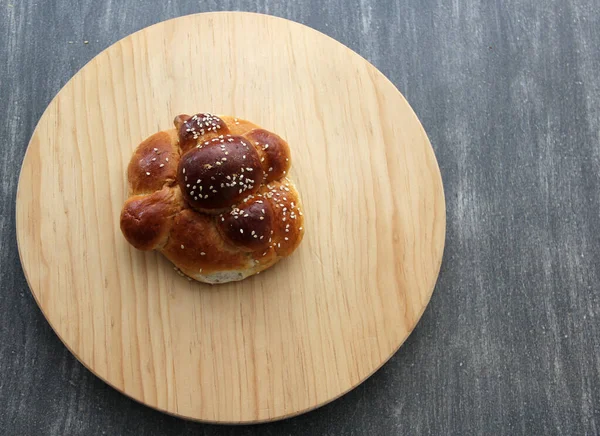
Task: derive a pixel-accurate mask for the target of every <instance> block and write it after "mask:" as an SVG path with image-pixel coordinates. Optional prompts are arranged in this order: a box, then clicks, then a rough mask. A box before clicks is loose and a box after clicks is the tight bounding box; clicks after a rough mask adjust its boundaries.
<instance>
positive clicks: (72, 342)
mask: <svg viewBox="0 0 600 436" xmlns="http://www.w3.org/2000/svg"><path fill="white" fill-rule="evenodd" d="M256 47H260V50H256ZM208 109H210V111H211V112H215V113H226V114H233V115H239V116H240V117H244V118H247V119H250V120H253V121H255V122H257V123H258V124H260V125H263V126H265V127H266V128H268V129H270V130H273V131H275V132H277V133H279V134H280V135H282V136H283V137H285V138H286V139H287V140H288V141H289V143H290V145H291V147H292V153H293V158H294V166H293V168H292V176H293V178H294V180H296V182H297V186H298V188H299V190H300V192H301V195H302V198H303V201H304V205H305V211H306V212H305V220H306V236H305V240H304V242H303V243H302V245H301V247H300V248H299V249H298V251H297V252H296V253H295V254H294V255H293V256H292V257H291V258H290V259H287V260H285V261H284V262H282V263H281V264H280V265H278V266H276V267H275V268H273V270H271V271H268V272H266V273H264V274H262V275H260V276H257V277H254V278H251V279H248V280H245V281H243V282H240V283H236V284H230V285H224V286H219V287H218V288H210V287H207V286H204V285H200V284H197V283H189V282H187V281H186V280H184V279H182V278H180V277H179V276H177V275H176V274H174V272H173V270H172V268H171V266H170V264H169V263H168V261H166V260H165V259H163V258H162V257H161V256H160V255H157V254H155V253H141V252H137V251H135V250H134V249H132V248H131V247H129V245H128V244H127V243H126V242H125V240H124V239H123V238H122V236H121V234H120V231H119V227H118V215H119V211H120V207H121V205H122V203H123V201H124V199H125V198H126V194H127V193H126V180H125V170H124V169H125V167H126V164H127V162H128V160H129V157H130V154H131V152H132V150H133V148H134V147H135V146H136V145H137V143H139V141H141V140H142V139H143V138H144V137H146V136H148V135H150V134H152V133H153V132H155V131H157V130H160V129H164V128H166V127H168V123H169V122H170V120H171V119H172V117H173V115H174V114H176V113H185V112H197V111H203V110H208ZM444 235H445V205H444V196H443V189H442V184H441V178H440V174H439V170H438V167H437V163H436V160H435V157H434V155H433V151H432V149H431V146H430V144H429V141H428V139H427V136H426V135H425V132H424V131H423V129H422V127H421V125H420V123H419V122H418V120H417V118H416V116H415V115H414V113H413V111H412V110H411V108H410V107H409V105H408V104H407V103H406V101H405V100H404V99H403V97H402V96H401V95H400V93H399V92H398V91H397V90H396V88H395V87H394V86H393V85H392V84H391V82H389V81H388V80H387V79H386V78H385V77H384V76H383V75H382V74H381V73H380V72H378V71H377V70H376V69H375V68H374V67H373V66H371V65H370V64H368V63H367V62H366V61H365V60H364V59H362V58H361V57H359V56H358V55H356V54H355V53H353V52H352V51H350V50H349V49H347V48H346V47H344V46H343V45H341V44H339V43H337V42H336V41H334V40H332V39H330V38H328V37H326V36H324V35H323V34H320V33H318V32H316V31H313V30H311V29H309V28H307V27H304V26H301V25H299V24H296V23H292V22H289V21H286V20H282V19H277V18H274V17H268V16H263V15H256V14H243V13H227V14H224V13H221V14H202V15H193V16H187V17H183V18H179V19H177V20H171V21H168V22H164V23H161V24H158V25H155V26H152V27H150V28H147V29H144V30H143V31H141V32H138V33H136V34H134V35H132V36H130V37H127V38H126V39H124V40H121V41H119V42H118V43H116V44H115V45H113V46H111V47H110V48H109V49H107V50H105V51H104V52H102V53H101V54H100V55H98V56H97V57H96V58H94V59H93V60H92V61H91V62H90V63H89V64H88V65H87V66H86V67H84V68H83V69H82V70H81V71H80V72H79V73H78V74H77V75H76V76H75V77H74V78H73V79H72V80H71V81H70V82H69V83H68V84H67V85H66V86H65V87H64V88H63V89H62V90H61V92H60V93H59V94H58V95H57V97H56V98H55V99H54V100H53V101H52V102H51V104H50V105H49V107H48V108H47V110H46V111H45V113H44V115H43V116H42V118H41V120H40V122H39V124H38V126H37V128H36V130H35V133H34V135H33V137H32V139H31V142H30V145H29V147H28V150H27V153H26V156H25V160H24V163H23V167H22V172H21V177H20V180H19V187H18V192H17V238H18V242H19V252H20V255H21V261H22V264H23V267H24V271H25V274H26V277H27V280H28V283H29V285H30V287H31V289H32V292H33V294H34V296H35V298H36V301H37V302H38V304H39V305H40V307H41V309H42V311H43V312H44V315H45V316H46V318H47V319H48V321H49V323H50V324H51V325H52V327H53V328H54V330H55V331H56V332H57V334H58V335H59V336H60V338H61V339H62V340H63V342H64V343H65V344H66V345H67V347H68V348H69V349H70V350H71V351H72V352H73V353H74V354H75V355H76V356H77V358H78V359H79V360H80V361H81V362H82V363H83V364H84V365H86V366H87V367H88V368H89V369H91V370H92V371H93V372H94V373H95V374H97V375H98V376H99V377H101V378H102V379H104V380H105V381H107V382H108V383H109V384H111V385H112V386H114V387H115V388H117V389H118V390H120V391H122V392H124V393H126V394H127V395H129V396H131V397H133V398H135V399H136V400H139V401H141V402H143V403H144V404H147V405H149V406H151V407H155V408H157V409H160V410H163V411H166V412H169V413H172V414H176V415H179V416H183V417H188V418H193V419H198V420H204V421H215V422H257V421H266V420H273V419H278V418H282V417H286V416H291V415H294V414H298V413H301V412H303V411H306V410H310V409H312V408H315V407H317V406H319V405H322V404H324V403H326V402H328V401H330V400H332V399H334V398H336V397H338V396H339V395H341V394H343V393H345V392H346V391H348V390H349V389H351V388H352V387H354V386H356V385H357V384H358V383H360V382H361V381H362V380H364V379H365V378H366V377H368V376H369V375H370V374H372V373H373V371H375V370H376V369H377V368H379V366H381V365H382V364H383V363H384V362H385V361H386V360H387V359H389V357H390V356H391V355H392V354H393V353H394V352H395V351H396V350H397V349H398V347H399V346H400V345H401V344H402V342H404V340H405V339H406V337H407V336H408V334H409V333H410V332H411V330H412V329H413V328H414V326H415V324H416V322H417V321H418V319H419V318H420V316H421V314H422V313H423V310H424V308H425V306H426V304H427V302H428V301H429V298H430V296H431V293H432V290H433V287H434V284H435V280H436V277H437V273H438V271H439V267H440V263H441V256H442V251H443V245H444Z"/></svg>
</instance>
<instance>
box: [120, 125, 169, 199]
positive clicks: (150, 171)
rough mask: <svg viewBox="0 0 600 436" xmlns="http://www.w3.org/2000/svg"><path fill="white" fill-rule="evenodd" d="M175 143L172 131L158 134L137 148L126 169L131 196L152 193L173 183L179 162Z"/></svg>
mask: <svg viewBox="0 0 600 436" xmlns="http://www.w3.org/2000/svg"><path fill="white" fill-rule="evenodd" d="M176 141H177V139H176V135H175V132H174V131H168V132H158V133H155V134H154V135H152V136H150V137H149V138H147V139H146V140H144V141H143V142H142V143H141V144H140V145H139V146H138V148H137V149H136V150H135V152H134V154H133V156H132V157H131V160H130V161H129V166H128V167H127V178H128V180H129V187H130V190H131V194H134V195H135V194H144V193H150V192H154V191H157V190H159V189H162V187H163V186H165V185H172V184H173V183H174V182H175V177H176V174H177V163H178V162H179V149H178V147H177V142H176Z"/></svg>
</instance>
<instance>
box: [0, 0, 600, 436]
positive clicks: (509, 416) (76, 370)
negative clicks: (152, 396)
mask: <svg viewBox="0 0 600 436" xmlns="http://www.w3.org/2000/svg"><path fill="white" fill-rule="evenodd" d="M281 3H283V2H281ZM323 3H326V5H324V4H323ZM76 4H77V5H76ZM72 5H73V6H72ZM219 9H224V10H231V9H236V10H249V11H260V12H266V13H270V14H274V15H279V16H283V17H287V18H291V19H293V20H296V21H300V22H302V23H305V24H308V25H310V26H312V27H314V28H316V29H319V30H321V31H323V32H325V33H327V34H328V35H331V36H332V37H334V38H336V39H338V40H339V41H341V42H342V43H344V44H346V45H348V46H350V47H351V48H352V49H354V50H356V51H357V52H358V53H360V54H362V55H363V56H364V57H366V58H367V59H369V60H370V61H371V62H373V63H374V64H375V65H376V66H377V67H378V68H379V69H380V70H381V71H382V72H383V73H384V74H386V75H387V76H388V77H389V78H390V79H391V80H392V82H394V83H395V84H396V85H397V86H398V87H399V89H400V90H401V91H402V92H403V93H404V95H405V96H406V97H407V99H408V101H409V102H410V103H411V104H412V106H413V108H414V109H415V111H416V112H417V114H418V115H419V117H420V118H421V120H422V122H423V124H424V126H425V129H426V130H427V132H428V134H429V136H430V139H431V142H432V143H433V146H434V148H435V151H436V154H437V157H438V161H439V164H440V167H441V170H442V174H443V178H444V182H445V189H446V200H447V209H448V233H447V245H446V252H445V258H444V263H443V266H442V271H441V275H440V279H439V282H438V285H437V288H436V292H435V293H434V296H433V298H432V300H431V304H430V306H429V308H428V309H427V310H426V312H425V314H424V316H423V318H422V320H421V322H420V323H419V325H418V327H417V329H416V330H415V332H414V333H413V334H412V336H411V337H410V338H409V339H408V341H407V342H406V344H405V345H404V346H403V347H402V348H401V350H400V352H399V353H397V354H396V355H395V356H394V357H393V358H392V359H391V361H390V362H389V363H388V364H387V365H385V366H384V367H383V369H381V370H380V371H379V372H377V373H376V374H375V375H374V376H373V377H372V378H371V379H369V380H368V381H367V382H365V383H364V384H363V385H361V386H360V387H358V388H357V389H356V390H354V391H353V392H351V393H350V394H348V395H346V396H345V397H343V398H342V399H340V400H338V401H335V402H334V403H332V404H330V405H328V406H325V407H323V408H321V409H319V410H317V411H315V412H312V413H309V414H307V415H304V416H301V417H298V418H294V419H290V420H287V421H283V422H279V423H275V424H267V425H261V426H255V427H221V426H210V425H201V424H195V423H190V422H185V421H182V420H179V419H175V418H171V417H168V416H165V415H162V414H160V413H158V412H155V411H153V410H150V409H147V408H145V407H143V406H141V405H139V404H137V403H135V402H133V401H132V400H129V399H128V398H126V397H124V396H122V395H121V394H119V393H117V392H116V391H114V390H112V389H111V388H109V387H108V386H106V385H105V384H104V383H103V382H101V381H100V380H98V379H96V378H95V377H94V376H93V375H91V374H90V373H89V372H88V371H86V370H85V369H84V368H83V367H82V366H81V365H80V364H79V363H78V362H77V361H76V360H75V359H74V358H73V357H72V356H71V355H70V354H69V352H68V351H67V350H66V348H65V347H64V346H63V345H62V344H61V343H60V341H59V340H58V338H57V337H56V336H55V335H54V333H53V332H52V331H51V329H50V327H49V326H48V324H47V323H46V321H45V320H44V318H43V316H42V315H41V313H40V311H39V309H38V308H37V306H36V304H35V302H34V300H33V298H32V297H31V295H30V293H29V291H28V288H27V284H26V283H25V279H24V277H23V273H22V270H21V266H20V263H19V258H18V254H17V246H16V241H15V229H14V227H15V220H14V207H15V206H14V199H15V193H16V187H17V180H18V171H19V166H20V164H21V161H22V158H23V154H24V152H25V148H26V146H27V142H28V140H29V138H30V136H31V133H32V131H33V128H34V126H35V123H36V122H37V120H38V119H39V118H40V116H41V114H42V112H43V110H44V108H45V107H46V105H47V104H48V103H49V102H50V100H51V98H52V97H53V96H54V95H55V94H56V93H57V92H58V91H59V90H60V88H61V86H62V85H64V84H65V82H66V81H67V80H68V79H69V78H70V77H71V76H72V75H73V74H74V73H75V72H76V71H77V70H78V69H79V68H80V67H81V66H83V65H84V64H85V63H86V62H87V61H88V60H89V59H91V58H92V57H93V56H94V55H96V54H97V53H99V52H100V51H101V50H103V49H104V48H106V47H107V46H108V45H110V44H111V43H113V42H115V41H116V40H118V39H120V38H122V37H124V36H126V35H127V34H129V33H131V32H133V31H136V30H138V29H141V28H143V27H145V26H147V25H150V24H153V23H155V22H158V21H161V20H164V19H167V18H171V17H175V16H178V15H184V14H188V13H193V12H201V11H209V10H219ZM69 41H72V43H69ZM83 41H88V43H87V44H85V43H84V42H83ZM599 47H600V4H599V3H598V1H597V0H581V1H576V0H552V1H550V0H547V1H535V2H534V1H527V0H509V1H499V0H498V1H473V0H471V1H458V0H454V1H449V0H427V1H424V0H420V1H416V0H415V1H412V0H402V1H398V2H394V1H376V0H361V1H360V2H358V1H351V2H348V1H345V0H333V1H329V2H323V1H322V0H314V1H299V2H289V5H287V6H285V5H280V2H279V1H277V0H260V1H243V0H235V1H225V2H218V3H217V2H215V1H210V2H197V1H196V2H194V1H189V0H188V1H180V2H176V1H166V0H155V1H142V0H139V1H127V2H125V1H116V0H115V1H91V0H85V1H79V2H74V1H73V2H69V1H54V2H46V1H41V0H40V1H39V2H37V3H36V2H33V1H25V0H9V1H6V0H0V114H1V115H2V117H3V121H2V122H1V123H0V141H1V142H0V147H1V148H0V150H1V153H0V171H1V174H2V177H1V178H0V190H1V191H0V192H1V195H2V199H3V202H2V203H1V204H0V244H1V247H2V249H1V253H0V262H1V268H0V284H1V292H0V434H6V435H34V434H35V435H39V434H43V435H46V434H49V435H67V434H81V435H93V434H106V435H120V434H131V435H142V434H143V435H154V434H156V435H158V434H175V435H192V434H203V435H220V434H223V435H254V434H266V435H288V434H292V435H295V434H327V435H350V434H357V435H358V434H369V435H389V434H435V435H437V434H456V435H467V434H482V433H486V434H506V435H514V434H530V435H533V434H589V435H593V434H598V433H599V432H600V324H599V321H600V285H599V279H600V277H599V276H600V266H599V258H600V248H599V242H600V241H599V239H600V237H599V235H600V218H599V214H600V186H599V185H600V138H599V134H600V109H599V108H600V51H599Z"/></svg>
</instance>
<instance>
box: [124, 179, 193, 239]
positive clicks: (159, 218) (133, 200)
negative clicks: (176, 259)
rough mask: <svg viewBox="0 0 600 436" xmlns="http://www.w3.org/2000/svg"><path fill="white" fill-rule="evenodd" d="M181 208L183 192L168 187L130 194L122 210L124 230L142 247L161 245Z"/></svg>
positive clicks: (127, 236) (128, 236) (128, 237)
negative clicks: (147, 192)
mask: <svg viewBox="0 0 600 436" xmlns="http://www.w3.org/2000/svg"><path fill="white" fill-rule="evenodd" d="M181 208H182V202H181V194H180V193H179V192H178V190H176V189H172V188H169V187H165V188H163V189H161V190H160V191H156V192H153V193H152V194H148V195H135V196H133V197H129V199H128V200H127V201H126V202H125V205H124V206H123V210H122V211H121V231H122V232H123V235H125V239H127V241H128V242H129V243H130V244H131V245H133V246H134V247H135V248H137V249H139V250H154V249H157V248H160V247H161V246H163V245H164V244H165V243H166V241H167V238H168V237H169V232H170V231H171V227H172V225H173V217H174V216H175V215H176V214H177V213H178V212H179V211H180V210H181Z"/></svg>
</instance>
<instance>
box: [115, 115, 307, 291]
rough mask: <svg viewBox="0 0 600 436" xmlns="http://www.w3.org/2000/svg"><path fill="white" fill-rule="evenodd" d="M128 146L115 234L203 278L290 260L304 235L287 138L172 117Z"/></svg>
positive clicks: (232, 124) (220, 278) (238, 275)
mask: <svg viewBox="0 0 600 436" xmlns="http://www.w3.org/2000/svg"><path fill="white" fill-rule="evenodd" d="M174 124H175V129H172V130H169V131H164V132H158V133H156V134H154V135H152V136H150V137H149V138H147V139H146V140H144V141H143V142H142V143H141V144H140V145H139V146H138V147H137V149H136V150H135V152H134V154H133V156H132V158H131V161H130V162H129V167H128V170H127V177H128V180H129V187H130V197H129V198H128V199H127V201H126V202H125V204H124V206H123V209H122V211H121V231H122V232H123V235H124V236H125V238H126V239H127V241H128V242H129V243H130V244H131V245H133V246H134V247H135V248H138V249H140V250H159V251H160V252H161V253H163V254H164V255H165V256H166V257H167V258H168V259H169V260H171V262H173V264H175V266H176V268H178V269H179V270H180V271H181V272H182V273H184V274H185V275H187V276H189V277H191V278H193V279H195V280H198V281H201V282H206V283H225V282H229V281H234V280H242V279H244V278H246V277H248V276H250V275H253V274H257V273H259V272H260V271H263V270H265V269H267V268H269V267H270V266H272V265H274V264H275V263H276V262H277V261H278V260H280V259H281V258H282V257H285V256H289V255H290V254H291V253H292V252H293V251H294V250H295V249H296V247H297V246H298V245H299V244H300V241H301V240H302V237H303V234H304V228H303V217H302V210H301V203H300V198H299V195H298V192H297V191H296V188H295V187H294V185H293V183H292V181H291V180H290V179H289V178H288V177H287V173H288V171H289V169H290V165H291V157H290V149H289V146H288V144H287V143H286V142H285V141H284V140H283V139H282V138H280V137H279V136H277V135H275V134H274V133H271V132H268V131H266V130H264V129H261V128H260V127H258V126H256V125H254V124H252V123H250V122H248V121H245V120H239V119H237V118H232V117H225V116H223V117H217V116H214V115H210V114H197V115H194V116H192V117H190V116H188V115H179V116H177V117H176V118H175V121H174Z"/></svg>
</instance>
